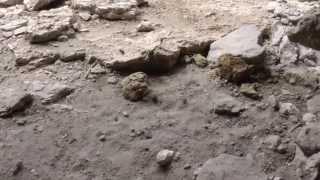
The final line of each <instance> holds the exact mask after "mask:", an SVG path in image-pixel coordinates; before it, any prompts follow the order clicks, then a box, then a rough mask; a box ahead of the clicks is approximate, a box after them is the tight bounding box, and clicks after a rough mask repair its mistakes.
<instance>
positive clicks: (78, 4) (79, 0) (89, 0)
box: [71, 0, 96, 12]
mask: <svg viewBox="0 0 320 180" xmlns="http://www.w3.org/2000/svg"><path fill="white" fill-rule="evenodd" d="M71 6H72V7H73V8H74V9H80V10H87V11H89V12H93V11H94V9H95V6H96V0H72V1H71Z"/></svg>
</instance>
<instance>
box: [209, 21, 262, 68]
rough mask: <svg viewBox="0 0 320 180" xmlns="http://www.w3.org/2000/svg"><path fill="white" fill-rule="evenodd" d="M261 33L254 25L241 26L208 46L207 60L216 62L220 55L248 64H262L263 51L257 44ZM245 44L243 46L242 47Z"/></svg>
mask: <svg viewBox="0 0 320 180" xmlns="http://www.w3.org/2000/svg"><path fill="white" fill-rule="evenodd" d="M261 35H262V31H260V30H259V29H258V28H257V27H256V26H255V25H246V26H242V27H240V28H239V29H237V30H235V31H233V32H231V33H230V34H228V35H226V36H225V37H223V38H221V39H219V40H217V41H215V42H213V43H212V44H211V46H210V51H209V54H208V60H209V61H211V62H217V61H218V59H219V58H220V57H221V56H222V55H226V54H230V55H232V56H236V57H240V58H241V59H243V60H244V61H245V62H246V63H248V64H255V65H257V64H263V62H264V52H265V49H264V47H263V46H262V45H260V44H259V41H260V38H261ZM244 44H245V45H244Z"/></svg>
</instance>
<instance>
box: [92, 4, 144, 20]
mask: <svg viewBox="0 0 320 180" xmlns="http://www.w3.org/2000/svg"><path fill="white" fill-rule="evenodd" d="M95 12H96V14H98V15H99V16H100V17H101V18H104V19H109V20H131V19H135V18H136V16H137V15H138V10H137V2H136V1H131V0H116V1H114V2H105V1H103V0H98V1H97V3H96V9H95Z"/></svg>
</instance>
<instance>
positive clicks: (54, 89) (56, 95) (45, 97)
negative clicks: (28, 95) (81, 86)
mask: <svg viewBox="0 0 320 180" xmlns="http://www.w3.org/2000/svg"><path fill="white" fill-rule="evenodd" d="M31 91H32V94H33V95H34V96H38V97H40V100H41V103H43V104H52V103H55V102H58V101H59V100H61V99H63V98H65V97H66V96H68V95H70V94H71V93H72V92H73V91H74V88H72V87H70V86H68V85H65V84H62V83H52V84H49V83H46V84H44V83H42V82H38V81H35V82H33V83H32V86H31Z"/></svg>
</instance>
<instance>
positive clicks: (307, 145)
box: [296, 123, 320, 156]
mask: <svg viewBox="0 0 320 180" xmlns="http://www.w3.org/2000/svg"><path fill="white" fill-rule="evenodd" d="M296 142H297V144H298V145H299V147H300V148H301V149H302V151H303V152H304V154H305V155H307V156H311V155H313V154H315V153H318V152H320V124H319V123H312V124H309V125H306V126H305V127H303V128H302V129H301V131H300V132H299V134H298V136H297V138H296Z"/></svg>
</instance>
